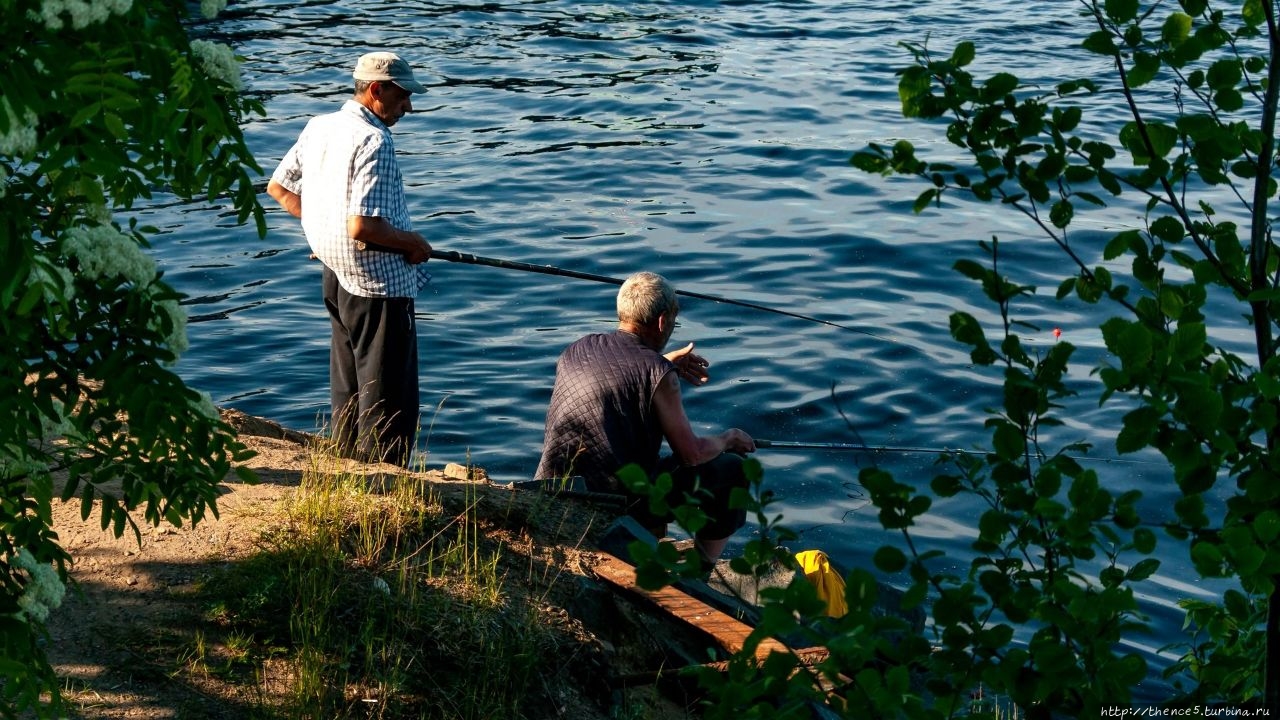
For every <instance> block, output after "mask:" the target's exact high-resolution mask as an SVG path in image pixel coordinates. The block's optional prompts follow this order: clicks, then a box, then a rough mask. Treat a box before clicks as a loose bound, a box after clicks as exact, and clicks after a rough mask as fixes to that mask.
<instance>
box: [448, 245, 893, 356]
mask: <svg viewBox="0 0 1280 720" xmlns="http://www.w3.org/2000/svg"><path fill="white" fill-rule="evenodd" d="M431 257H432V258H433V259H437V260H445V261H447V262H455V263H462V264H464V265H486V266H488V267H495V268H502V269H504V270H520V271H523V272H534V273H542V274H543V275H556V276H559V277H570V278H577V279H579V280H591V281H593V282H601V283H609V284H610V285H621V284H622V283H623V282H625V281H624V280H620V279H618V278H615V277H609V276H608V275H595V274H593V273H587V272H582V271H579V270H569V269H566V268H560V267H556V266H554V265H534V264H531V263H523V262H517V261H515V260H503V259H501V258H489V257H481V256H479V255H471V254H470V253H460V252H455V251H453V250H436V249H434V248H432V250H431ZM676 294H677V295H683V296H685V297H691V298H697V299H699V300H710V301H711V302H717V303H725V304H727V305H738V306H739V307H745V308H751V309H752V310H760V311H763V312H769V313H775V314H777V315H786V316H787V317H792V318H796V319H798V320H807V321H808V322H813V323H819V324H821V325H830V326H831V327H834V328H840V329H841V330H849V331H851V332H856V333H862V334H863V335H869V336H871V337H873V338H876V339H877V340H885V338H883V337H880V336H879V335H876V334H875V333H873V332H870V331H867V330H863V329H861V328H855V327H850V326H848V325H841V324H839V323H834V322H831V321H830V320H823V319H821V318H816V317H811V316H809V315H801V314H800V313H794V312H791V311H789V310H780V309H778V308H773V307H768V306H767V305H757V304H755V303H751V302H746V301H744V300H734V299H732V298H726V297H720V296H717V295H707V294H705V293H700V292H694V291H692V290H676Z"/></svg>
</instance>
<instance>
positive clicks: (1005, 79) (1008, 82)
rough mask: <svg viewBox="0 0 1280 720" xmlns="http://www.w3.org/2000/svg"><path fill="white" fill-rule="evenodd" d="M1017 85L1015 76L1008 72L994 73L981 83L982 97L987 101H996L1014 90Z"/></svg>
mask: <svg viewBox="0 0 1280 720" xmlns="http://www.w3.org/2000/svg"><path fill="white" fill-rule="evenodd" d="M1017 87H1018V78H1017V76H1015V75H1011V74H1009V73H996V74H995V75H992V76H991V77H990V78H989V79H988V80H987V82H986V83H985V84H983V86H982V97H983V98H984V99H985V100H987V101H988V102H996V101H998V100H1000V99H1002V98H1003V97H1004V96H1005V95H1008V94H1009V93H1011V92H1013V91H1014V90H1016V89H1017Z"/></svg>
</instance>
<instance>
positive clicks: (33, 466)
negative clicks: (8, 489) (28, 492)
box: [0, 445, 49, 480]
mask: <svg viewBox="0 0 1280 720" xmlns="http://www.w3.org/2000/svg"><path fill="white" fill-rule="evenodd" d="M32 452H33V451H32V450H31V449H30V448H28V447H25V446H23V447H21V448H19V447H16V446H13V445H6V446H4V447H3V448H0V480H9V479H13V478H20V477H29V476H32V475H44V474H46V473H48V472H49V466H48V464H46V463H43V462H41V461H39V460H36V459H35V458H33V457H31V453H32Z"/></svg>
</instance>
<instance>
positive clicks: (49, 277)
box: [27, 255, 76, 304]
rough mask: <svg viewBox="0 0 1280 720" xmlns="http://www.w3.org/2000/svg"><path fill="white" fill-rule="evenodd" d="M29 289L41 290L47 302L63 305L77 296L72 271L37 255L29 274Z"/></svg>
mask: <svg viewBox="0 0 1280 720" xmlns="http://www.w3.org/2000/svg"><path fill="white" fill-rule="evenodd" d="M27 287H38V288H40V291H41V294H43V295H44V299H45V302H48V303H56V304H63V303H65V302H66V301H68V300H71V299H72V298H74V297H75V296H76V283H75V279H74V278H73V277H72V276H71V271H70V270H68V269H66V268H64V267H62V266H61V265H57V264H55V263H54V262H53V261H52V260H50V259H49V258H47V257H44V256H43V255H36V256H35V258H33V259H32V262H31V270H30V271H29V272H28V273H27Z"/></svg>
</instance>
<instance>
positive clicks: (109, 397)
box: [0, 0, 263, 717]
mask: <svg viewBox="0 0 1280 720" xmlns="http://www.w3.org/2000/svg"><path fill="white" fill-rule="evenodd" d="M224 5H225V1H222V2H219V1H218V0H205V2H204V3H202V11H203V12H204V14H205V17H213V16H214V15H216V14H217V13H218V12H219V11H220V10H221V9H222V6H224ZM186 15H187V4H186V3H172V2H168V1H167V0H97V1H95V2H60V1H55V0H0V34H2V35H3V36H4V37H5V38H6V50H5V54H6V60H5V62H4V63H0V87H3V89H4V91H3V96H2V97H0V238H2V239H3V245H2V246H0V253H2V254H0V336H2V337H4V343H2V344H0V417H3V418H5V420H4V422H0V643H2V649H0V716H6V717H10V716H14V715H16V714H18V713H20V712H23V711H24V710H34V711H35V712H37V713H38V714H41V715H51V716H53V715H58V714H60V713H59V709H58V707H59V704H60V703H59V697H58V684H57V681H56V678H54V676H53V671H52V669H51V668H50V666H49V663H48V661H47V658H46V656H45V653H44V650H43V645H42V643H43V642H44V641H45V638H47V632H46V631H45V626H44V618H45V617H46V615H47V613H48V611H49V609H50V608H51V607H54V606H56V604H57V603H58V601H59V600H60V599H61V590H62V583H63V582H64V581H65V579H66V563H67V562H68V561H69V560H70V557H69V556H68V555H67V553H66V551H65V550H64V549H63V548H62V547H61V545H60V544H59V539H58V537H57V534H56V533H55V532H53V530H52V529H51V528H50V522H51V517H52V516H51V511H50V507H51V505H50V503H51V500H52V499H53V498H54V497H56V496H60V497H62V498H63V499H64V500H65V499H73V498H76V497H79V498H80V502H81V508H82V514H83V515H84V517H86V518H87V517H89V516H90V515H91V514H93V513H98V516H99V517H100V518H101V522H102V527H103V528H104V529H105V528H111V530H112V531H113V532H115V533H116V535H120V534H122V533H123V532H124V531H125V530H126V529H127V528H132V529H134V531H135V533H136V531H137V523H138V522H143V523H148V524H157V523H160V522H162V521H167V522H170V523H175V524H180V523H182V522H188V521H189V522H192V523H195V522H198V521H199V520H200V519H201V518H202V517H204V515H205V513H207V512H213V513H215V514H216V512H217V506H216V502H215V497H216V495H215V488H216V486H217V485H218V484H219V483H220V482H222V480H223V479H224V478H225V477H226V476H227V473H228V472H229V471H230V470H231V467H232V463H233V462H234V461H236V460H238V459H242V458H243V456H244V452H245V450H244V447H243V446H242V445H241V444H240V443H239V442H237V441H236V440H235V438H234V435H233V433H232V431H231V428H230V427H228V426H226V425H225V424H224V423H222V422H221V420H220V419H219V416H218V413H217V411H216V409H215V408H214V407H213V405H212V403H211V402H210V401H209V398H208V397H207V396H205V395H202V394H200V393H198V392H196V391H195V390H192V389H190V388H188V387H186V386H185V385H184V383H183V382H182V380H181V379H180V378H179V377H178V376H177V375H176V374H174V373H173V372H172V370H171V369H170V367H169V366H170V365H171V364H172V363H173V362H174V361H175V359H176V358H177V355H178V353H180V352H182V351H183V350H184V349H185V348H186V315H185V313H184V311H183V310H182V308H181V307H180V305H179V302H180V300H181V298H182V295H181V294H180V293H179V292H178V291H177V290H176V289H175V288H173V287H171V286H170V285H169V284H168V283H166V282H165V281H164V280H163V279H162V278H161V277H160V273H158V272H157V270H156V265H155V262H154V261H153V260H152V259H151V258H150V257H148V256H147V254H146V253H145V252H144V251H143V248H145V247H146V246H147V236H148V235H150V234H153V233H155V232H156V231H155V229H153V228H145V227H139V226H138V225H137V224H136V219H135V218H129V217H128V213H129V211H130V210H132V208H133V207H134V205H135V203H137V202H139V201H144V200H148V199H151V198H152V197H153V196H154V195H155V194H158V193H165V194H169V195H174V196H177V197H179V198H184V199H190V198H195V197H204V198H207V199H209V200H214V199H215V198H219V197H221V196H223V195H224V194H226V193H230V194H231V196H232V202H233V203H234V205H235V207H236V209H237V213H238V219H239V220H240V221H241V222H243V221H245V220H247V219H248V218H249V217H250V216H251V215H252V216H255V217H256V218H257V220H258V226H259V230H260V231H261V230H262V228H263V220H262V210H261V207H260V206H259V205H258V203H257V200H256V199H255V197H254V190H253V185H252V180H251V178H250V175H249V173H250V172H251V171H257V169H258V168H257V165H256V164H255V163H254V160H253V158H252V156H251V155H250V154H249V151H248V148H247V147H246V146H245V144H244V141H243V137H242V135H241V132H240V127H239V123H240V121H241V120H242V118H243V117H245V116H246V115H247V114H250V113H257V112H261V108H260V106H259V105H258V103H257V102H255V101H251V100H247V99H245V98H244V97H242V96H241V95H239V93H238V91H239V88H240V78H239V67H238V64H237V61H236V59H235V57H234V56H233V55H232V53H231V50H230V48H228V47H226V46H224V45H220V44H217V43H214V42H210V41H207V40H192V39H191V38H190V37H189V35H188V25H186V24H184V23H187V22H188V18H187V17H186ZM126 218H127V219H126ZM55 478H56V480H55ZM55 567H56V569H57V573H56V576H54V575H52V574H51V573H50V572H49V571H50V570H51V569H52V568H55ZM55 586H56V587H55ZM42 693H48V694H49V696H50V701H49V702H48V703H47V704H42V702H41V700H40V698H41V695H42Z"/></svg>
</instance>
